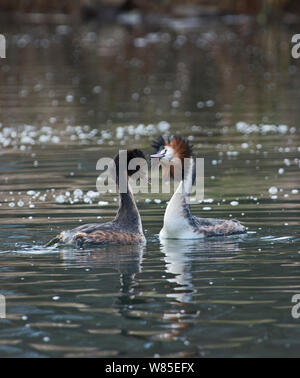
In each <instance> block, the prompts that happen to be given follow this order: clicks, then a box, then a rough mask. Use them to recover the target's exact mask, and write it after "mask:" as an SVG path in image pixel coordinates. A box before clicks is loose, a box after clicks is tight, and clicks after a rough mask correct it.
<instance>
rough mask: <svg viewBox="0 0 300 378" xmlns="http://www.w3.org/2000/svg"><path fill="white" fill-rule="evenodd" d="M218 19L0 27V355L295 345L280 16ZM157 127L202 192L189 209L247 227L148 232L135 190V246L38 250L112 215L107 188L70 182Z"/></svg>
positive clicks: (288, 31)
mask: <svg viewBox="0 0 300 378" xmlns="http://www.w3.org/2000/svg"><path fill="white" fill-rule="evenodd" d="M231 21H234V22H233V23H229V19H228V18H227V19H223V20H218V21H210V22H204V21H203V20H202V21H195V20H194V21H193V23H192V24H191V23H189V22H185V21H184V20H182V21H175V20H171V19H170V20H165V21H164V22H163V23H161V24H156V25H149V26H142V25H139V24H137V25H132V26H128V25H127V26H126V25H122V24H113V25H102V26H97V25H93V24H88V25H84V26H81V27H79V26H78V27H77V26H73V27H70V26H58V27H56V26H51V27H46V26H33V25H23V26H20V25H19V26H16V25H15V26H13V25H11V26H6V27H4V29H3V30H2V31H1V32H2V33H3V34H5V36H6V38H7V45H8V48H7V58H6V59H5V60H4V59H2V60H1V61H0V111H1V113H0V122H1V127H0V205H1V206H0V294H2V295H5V298H6V312H7V317H6V319H0V355H1V356H2V357H12V356H17V357H35V356H36V357H44V356H45V357H57V356H59V357H76V356H80V357H81V356H82V357H98V356H100V357H117V356H119V357H152V356H161V357H166V356H175V357H201V356H204V357H215V356H217V357H221V356H228V357H229V356H230V357H240V356H247V357H255V356H259V357H262V356H270V357H284V356H288V357H291V356H295V357H297V356H299V348H300V341H299V340H300V320H299V319H294V318H293V317H292V315H291V308H292V302H291V298H292V296H293V295H294V294H297V293H300V277H299V265H300V244H299V240H300V239H299V209H300V192H299V190H300V179H299V170H300V138H299V124H298V123H299V119H300V108H299V100H300V94H299V86H300V70H299V61H297V60H294V59H293V58H292V57H291V54H290V49H291V44H290V39H291V36H292V35H293V34H294V33H295V32H296V30H294V28H293V27H287V26H284V25H277V26H269V27H265V28H261V27H259V26H257V25H255V24H253V22H252V21H251V20H247V19H240V18H239V19H235V20H231ZM237 21H238V22H237ZM241 21H242V22H241ZM191 26H192V27H191ZM130 125H132V126H131V127H128V126H130ZM149 125H150V126H149ZM151 125H152V126H151ZM124 127H125V128H124ZM160 130H162V131H164V133H166V134H172V133H175V132H178V133H181V134H182V135H184V136H190V139H191V142H192V143H193V145H194V151H195V155H196V156H198V157H204V158H205V178H206V180H205V198H206V200H208V201H206V202H205V203H195V204H193V205H192V211H193V213H195V214H197V215H198V216H208V217H222V218H229V217H231V216H232V217H234V218H237V219H239V220H240V221H242V222H243V223H244V224H245V225H246V226H247V227H248V231H249V233H248V234H247V235H244V236H242V237H228V238H219V239H207V240H202V241H193V242H192V241H191V242H189V241H169V242H166V243H164V244H160V242H159V239H158V233H159V230H160V228H161V226H162V220H163V214H164V210H165V207H166V201H167V200H168V196H167V195H163V196H159V195H157V194H156V195H152V194H148V195H137V196H136V198H137V200H138V207H139V209H140V212H141V216H142V220H143V225H144V229H145V233H146V237H147V245H146V246H145V247H137V246H132V247H125V248H124V247H107V248H102V249H97V250H85V251H77V250H74V249H70V248H68V249H50V250H49V249H48V250H46V249H45V248H43V244H44V243H45V242H46V241H48V240H49V239H50V238H52V237H53V236H54V235H55V234H56V233H57V232H58V231H59V230H61V229H68V228H71V227H75V226H77V225H80V224H84V223H88V222H96V221H106V220H110V219H111V218H112V217H113V216H114V214H115V212H116V209H117V206H118V204H117V202H116V198H115V197H116V196H114V195H103V196H101V197H99V198H93V194H90V195H89V196H88V195H87V192H88V191H90V190H92V191H95V190H96V187H95V183H96V178H97V176H98V174H99V172H97V171H96V163H97V160H98V159H99V158H100V157H104V156H114V155H115V154H116V152H117V151H118V150H119V149H120V148H131V147H137V148H142V149H143V150H144V151H145V153H147V154H149V153H150V152H152V151H151V149H150V142H151V140H152V139H153V138H154V137H155V136H158V135H159V134H160ZM275 188H276V189H275ZM76 189H80V190H82V191H83V196H80V195H77V197H76V196H75V197H76V198H77V202H76V201H74V199H76V198H74V194H73V192H74V190H76ZM68 192H69V193H68ZM77 193H78V192H77ZM54 196H55V197H54ZM148 199H151V202H150V201H149V200H148ZM155 199H156V200H157V199H161V202H160V201H155ZM210 199H211V200H210ZM99 201H101V202H100V204H98V203H99ZM98 216H101V217H102V218H101V219H100V220H99V219H97V217H98Z"/></svg>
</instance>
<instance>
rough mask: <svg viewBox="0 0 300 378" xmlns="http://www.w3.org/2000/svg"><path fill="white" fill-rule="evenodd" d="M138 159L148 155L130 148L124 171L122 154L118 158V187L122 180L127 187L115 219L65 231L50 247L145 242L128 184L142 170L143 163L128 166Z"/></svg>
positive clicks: (122, 193)
mask: <svg viewBox="0 0 300 378" xmlns="http://www.w3.org/2000/svg"><path fill="white" fill-rule="evenodd" d="M134 158H140V159H143V160H145V155H144V154H143V152H142V151H141V150H137V149H134V150H130V151H127V167H125V169H124V171H122V169H121V170H120V166H122V164H121V159H122V157H121V156H120V153H119V154H118V155H117V156H116V157H115V158H114V164H115V169H116V171H115V173H116V184H117V186H118V188H119V184H120V182H121V180H125V183H126V184H127V188H126V189H127V190H124V191H122V192H121V191H120V190H119V199H120V205H119V209H118V212H117V215H116V216H115V219H114V220H112V221H111V222H107V223H92V224H85V225H82V226H79V227H76V228H74V229H72V230H67V231H63V232H61V233H60V234H59V235H57V236H56V237H55V238H54V239H52V240H50V241H49V242H48V243H47V244H46V247H49V246H51V245H54V244H72V245H75V246H76V247H77V248H82V247H84V246H89V245H92V246H96V245H97V246H99V245H107V244H116V245H126V244H137V243H145V241H146V239H145V236H144V233H143V227H142V221H141V217H140V214H139V211H138V208H137V206H136V203H135V200H134V197H133V193H132V190H131V188H130V185H129V183H128V178H129V177H130V176H132V175H133V174H134V173H137V172H138V171H140V169H141V166H139V167H138V168H137V169H129V168H128V164H129V163H130V161H131V160H132V159H134ZM123 182H124V181H123Z"/></svg>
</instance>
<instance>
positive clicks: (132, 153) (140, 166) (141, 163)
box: [114, 149, 147, 178]
mask: <svg viewBox="0 0 300 378" xmlns="http://www.w3.org/2000/svg"><path fill="white" fill-rule="evenodd" d="M124 153H126V154H127V167H126V173H127V176H128V177H130V176H132V175H133V174H134V173H136V172H138V171H141V172H142V171H143V170H144V167H145V166H146V165H147V163H146V157H145V155H144V153H143V151H141V150H138V149H134V150H128V151H125V152H124ZM136 158H137V159H139V160H137V161H136V163H137V164H136V165H135V164H133V165H131V164H130V162H131V160H132V159H136ZM122 159H124V155H121V154H120V153H118V155H116V156H115V158H114V162H115V166H116V174H117V178H119V174H120V173H121V174H122V172H120V160H122ZM132 167H135V168H132ZM124 173H125V172H124Z"/></svg>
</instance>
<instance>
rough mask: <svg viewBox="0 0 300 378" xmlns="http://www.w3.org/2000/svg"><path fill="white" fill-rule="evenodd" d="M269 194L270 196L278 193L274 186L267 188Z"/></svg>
mask: <svg viewBox="0 0 300 378" xmlns="http://www.w3.org/2000/svg"><path fill="white" fill-rule="evenodd" d="M269 193H270V194H276V193H278V189H277V188H276V186H271V188H269Z"/></svg>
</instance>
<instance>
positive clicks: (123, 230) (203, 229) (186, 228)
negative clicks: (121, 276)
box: [46, 136, 246, 248]
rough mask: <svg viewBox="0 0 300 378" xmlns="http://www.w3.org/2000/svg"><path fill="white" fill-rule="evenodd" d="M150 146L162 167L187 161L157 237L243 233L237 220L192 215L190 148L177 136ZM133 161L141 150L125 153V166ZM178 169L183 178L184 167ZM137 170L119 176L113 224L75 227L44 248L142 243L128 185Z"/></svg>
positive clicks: (142, 234) (160, 140) (116, 158)
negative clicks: (123, 184) (120, 186)
mask: <svg viewBox="0 0 300 378" xmlns="http://www.w3.org/2000/svg"><path fill="white" fill-rule="evenodd" d="M152 146H153V147H154V148H155V149H156V153H155V154H154V155H151V158H157V159H160V160H161V162H162V164H164V162H174V161H176V159H177V160H178V159H180V160H181V162H183V160H184V159H188V161H189V166H188V171H189V172H188V174H187V180H183V179H182V180H181V181H180V183H179V186H178V188H177V190H176V192H175V193H174V194H173V196H172V198H171V200H170V202H169V203H168V206H167V209H166V211H165V215H164V225H163V228H162V230H161V231H160V234H159V235H160V238H162V239H200V238H203V237H205V236H228V235H233V234H241V233H245V232H246V228H245V227H244V226H243V225H241V223H240V222H238V221H236V220H223V219H211V218H198V217H196V216H193V215H192V214H191V211H190V207H189V204H188V197H189V192H190V188H191V186H192V184H193V180H194V176H195V170H194V159H193V156H192V148H191V146H190V145H189V143H188V141H186V140H184V139H182V138H180V137H179V136H174V137H172V138H171V139H169V140H165V139H164V138H163V137H162V136H160V137H159V138H158V139H157V141H155V142H154V143H153V144H152ZM133 158H145V156H144V154H143V152H142V151H141V150H137V149H135V150H131V151H128V152H127V162H128V164H129V163H130V160H131V159H133ZM119 159H120V156H119V155H117V156H116V157H115V159H114V161H115V164H116V168H117V169H116V174H117V176H116V183H117V185H118V184H119V180H120V176H119ZM181 166H182V177H183V173H184V172H183V170H184V164H182V165H181ZM127 167H128V166H127ZM139 169H140V167H139ZM139 169H136V170H130V169H128V168H127V171H125V172H120V174H121V175H125V178H126V182H127V189H128V190H127V192H126V193H119V199H120V205H119V209H118V212H117V215H116V217H115V219H114V220H113V221H111V222H107V223H92V224H87V225H82V226H80V227H76V228H74V229H73V230H68V231H63V232H61V233H60V234H59V235H58V236H56V237H55V238H54V239H52V240H50V241H49V242H48V243H47V244H46V247H48V246H51V245H54V244H58V243H62V244H73V245H76V246H77V247H78V248H81V247H83V246H88V245H105V244H116V245H126V244H137V243H145V242H146V238H145V236H144V233H143V227H142V221H141V217H140V214H139V211H138V209H137V206H136V203H135V200H134V197H133V194H132V191H131V189H130V185H129V184H128V178H129V177H130V176H132V175H133V174H134V173H136V172H138V171H139ZM171 173H172V171H171Z"/></svg>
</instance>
